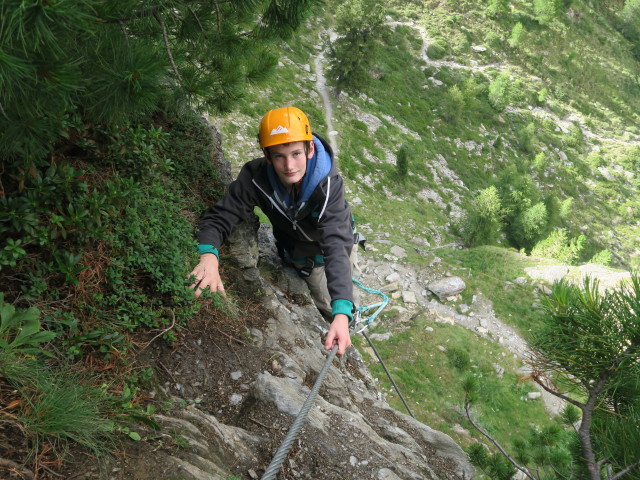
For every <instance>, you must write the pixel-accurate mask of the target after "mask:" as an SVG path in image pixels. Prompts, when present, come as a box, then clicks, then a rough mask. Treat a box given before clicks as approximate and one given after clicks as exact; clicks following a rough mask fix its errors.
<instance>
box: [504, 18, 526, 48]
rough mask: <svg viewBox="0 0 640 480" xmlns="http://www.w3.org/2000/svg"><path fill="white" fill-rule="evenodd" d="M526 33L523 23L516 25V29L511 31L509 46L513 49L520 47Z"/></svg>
mask: <svg viewBox="0 0 640 480" xmlns="http://www.w3.org/2000/svg"><path fill="white" fill-rule="evenodd" d="M524 33H525V29H524V26H523V25H522V23H520V22H518V23H516V24H515V25H514V27H513V28H512V29H511V36H510V37H509V40H507V43H508V44H509V46H510V47H512V48H516V47H518V46H520V44H521V43H522V40H523V38H524Z"/></svg>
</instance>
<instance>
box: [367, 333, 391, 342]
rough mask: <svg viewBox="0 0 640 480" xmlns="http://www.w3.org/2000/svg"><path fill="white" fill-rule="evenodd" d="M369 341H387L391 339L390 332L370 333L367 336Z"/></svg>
mask: <svg viewBox="0 0 640 480" xmlns="http://www.w3.org/2000/svg"><path fill="white" fill-rule="evenodd" d="M369 338H370V339H371V340H389V339H390V338H391V332H387V333H372V334H371V335H369Z"/></svg>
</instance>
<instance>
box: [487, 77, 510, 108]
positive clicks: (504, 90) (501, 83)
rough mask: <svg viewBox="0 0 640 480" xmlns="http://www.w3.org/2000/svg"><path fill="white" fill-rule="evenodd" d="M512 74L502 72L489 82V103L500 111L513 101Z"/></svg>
mask: <svg viewBox="0 0 640 480" xmlns="http://www.w3.org/2000/svg"><path fill="white" fill-rule="evenodd" d="M511 83H512V80H511V74H510V73H508V72H505V73H501V74H499V75H498V76H497V78H496V79H495V80H494V81H492V82H491V83H490V84H489V103H490V104H491V106H492V107H493V108H494V109H495V110H497V111H498V112H501V111H503V110H504V109H505V108H506V107H507V105H509V104H510V103H511V97H512V91H511Z"/></svg>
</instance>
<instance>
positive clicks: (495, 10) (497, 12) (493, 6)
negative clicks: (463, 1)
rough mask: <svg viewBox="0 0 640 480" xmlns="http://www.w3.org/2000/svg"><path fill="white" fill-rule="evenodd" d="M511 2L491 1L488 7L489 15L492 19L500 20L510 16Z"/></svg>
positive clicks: (502, 0) (503, 0) (504, 0)
mask: <svg viewBox="0 0 640 480" xmlns="http://www.w3.org/2000/svg"><path fill="white" fill-rule="evenodd" d="M509 3H510V2H509V0H489V4H488V5H487V9H486V12H487V15H489V16H490V17H492V18H499V17H503V16H505V15H507V14H509V10H510V9H509Z"/></svg>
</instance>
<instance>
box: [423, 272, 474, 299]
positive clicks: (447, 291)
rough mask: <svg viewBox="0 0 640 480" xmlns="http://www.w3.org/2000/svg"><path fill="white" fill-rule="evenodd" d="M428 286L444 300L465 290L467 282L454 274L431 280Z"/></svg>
mask: <svg viewBox="0 0 640 480" xmlns="http://www.w3.org/2000/svg"><path fill="white" fill-rule="evenodd" d="M427 288H428V289H429V290H430V291H432V292H433V293H434V294H436V295H437V296H438V298H439V299H440V300H443V299H445V298H447V297H452V296H455V295H458V294H459V293H461V292H463V291H464V289H465V288H466V284H465V283H464V280H462V278H460V277H456V276H452V277H445V278H442V279H440V280H437V281H435V282H431V283H429V284H428V285H427Z"/></svg>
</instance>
